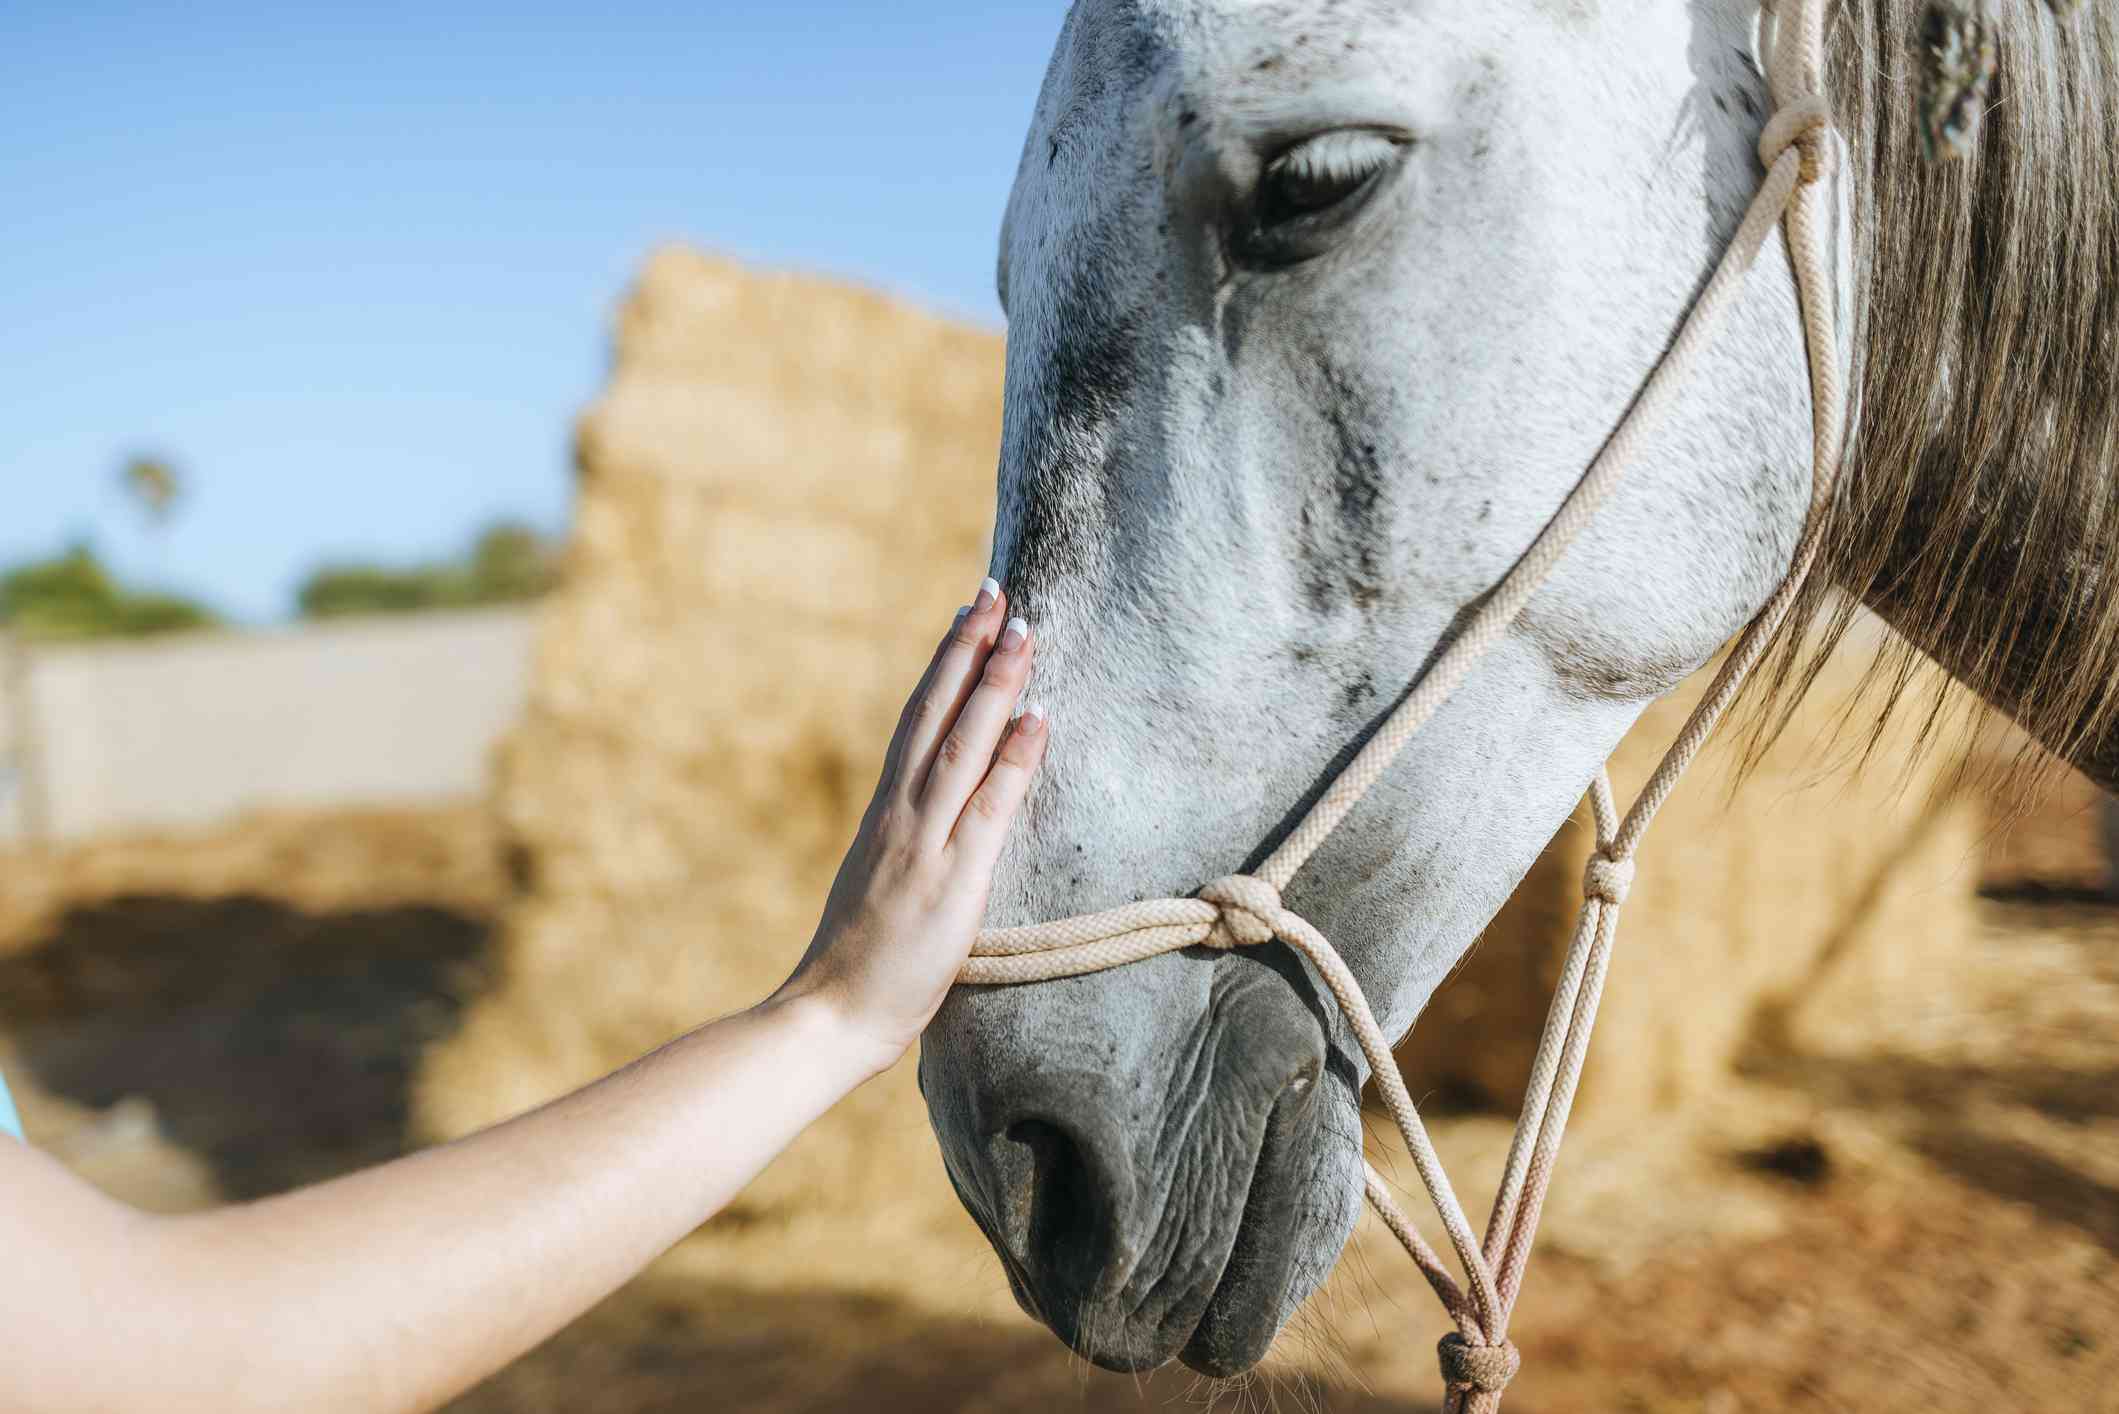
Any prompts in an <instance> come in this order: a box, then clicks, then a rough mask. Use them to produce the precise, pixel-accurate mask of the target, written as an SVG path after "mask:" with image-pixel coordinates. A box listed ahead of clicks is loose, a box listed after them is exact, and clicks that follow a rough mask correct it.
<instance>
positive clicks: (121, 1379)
mask: <svg viewBox="0 0 2119 1414" xmlns="http://www.w3.org/2000/svg"><path fill="white" fill-rule="evenodd" d="M878 1059H879V1056H878V1054H877V1052H876V1049H875V1047H874V1045H873V1044H872V1043H871V1042H869V1041H867V1040H866V1039H865V1038H863V1037H862V1036H860V1035H859V1034H858V1033H857V1032H855V1031H854V1030H853V1029H852V1028H850V1027H848V1026H847V1025H846V1024H844V1023H843V1022H842V1021H840V1020H839V1019H838V1018H837V1017H836V1016H835V1015H834V1014H833V1013H832V1012H831V1011H830V1010H829V1009H828V1008H827V1007H825V1006H824V1005H823V1004H822V1003H820V1002H817V1001H815V1000H813V999H809V998H801V997H793V998H787V999H783V1000H778V1001H775V1002H771V1003H767V1004H765V1005H763V1006H760V1007H757V1008H754V1009H752V1010H750V1011H747V1012H742V1013H739V1014H737V1015H735V1016H731V1017H728V1018H725V1019H723V1020H722V1021H719V1022H716V1023H714V1024H713V1025H710V1026H707V1027H704V1028H702V1029H700V1030H698V1031H695V1032H693V1033H691V1034H689V1035H687V1036H685V1037H683V1038H681V1039H680V1040H677V1041H675V1042H672V1043H671V1044H670V1045H668V1046H666V1047H663V1048H662V1049H661V1050H659V1051H656V1052H655V1053H654V1054H652V1055H650V1056H647V1057H645V1058H643V1059H642V1060H640V1061H638V1062H636V1063H635V1064H633V1065H631V1066H628V1067H627V1068H626V1069H624V1070H621V1071H619V1072H617V1073H616V1074H614V1075H612V1076H609V1077H607V1078H606V1079H604V1080H602V1081H599V1082H598V1083H596V1084H595V1085H592V1086H590V1087H588V1088H587V1089H585V1090H582V1091H578V1092H576V1093H574V1094H572V1095H569V1096H567V1097H565V1098H563V1099H561V1100H558V1101H555V1102H553V1103H552V1104H550V1105H547V1106H545V1107H543V1108H542V1109H539V1110H536V1111H533V1112H531V1113H530V1114H527V1115H524V1116H521V1117H520V1118H518V1119H515V1120H511V1121H509V1122H508V1123H506V1124H503V1125H500V1126H497V1127H495V1128H493V1129H490V1130H487V1131H485V1132H483V1133H481V1134H478V1135H474V1136H472V1137H470V1138H468V1139H464V1140H461V1141H458V1142H457V1143H454V1144H450V1145H446V1146H443V1147H440V1148H436V1149H433V1150H429V1151H427V1152H424V1153H421V1154H416V1155H413V1156H411V1157H408V1158H405V1159H402V1160H399V1161H397V1162H395V1163H391V1164H386V1165H383V1166H381V1167H378V1168H375V1169H370V1170H367V1171H364V1172H361V1173H357V1174H353V1175H350V1176H348V1177H346V1178H342V1179H338V1180H336V1181H333V1182H330V1183H326V1184H322V1185H319V1186H317V1187H314V1188H309V1189H304V1190H301V1191H298V1192H295V1193H290V1194H287V1195H284V1196H282V1197H278V1198H272V1199H267V1200H264V1201H262V1202H258V1203H253V1204H248V1205H245V1206H242V1207H236V1208H229V1209H224V1210H221V1211H217V1212H212V1213H205V1214H199V1215H195V1216H187V1217H180V1218H163V1219H140V1218H137V1217H136V1216H134V1215H123V1216H115V1215H112V1214H109V1213H107V1212H106V1213H99V1214H98V1215H97V1217H96V1219H95V1220H94V1221H92V1222H76V1223H73V1224H71V1225H70V1226H71V1227H72V1229H73V1231H72V1241H70V1242H69V1249H70V1250H69V1251H68V1252H67V1253H66V1258H67V1260H66V1261H65V1262H63V1263H55V1264H53V1265H54V1270H55V1271H58V1270H64V1272H65V1274H66V1280H64V1281H62V1282H56V1283H48V1284H43V1290H42V1293H41V1294H40V1299H37V1300H36V1301H34V1302H32V1303H29V1305H30V1306H31V1309H28V1310H25V1311H21V1312H17V1313H10V1319H9V1328H10V1330H11V1332H12V1333H13V1335H14V1337H16V1338H20V1339H22V1340H25V1341H35V1342H41V1349H42V1350H43V1351H44V1352H45V1354H46V1357H47V1358H45V1359H42V1360H40V1361H38V1362H37V1364H36V1367H35V1368H36V1369H39V1370H43V1371H44V1372H45V1373H46V1374H47V1375H49V1376H51V1377H52V1379H51V1383H50V1388H49V1389H48V1390H46V1391H23V1393H25V1394H32V1395H33V1396H34V1397H32V1398H31V1399H29V1400H28V1401H27V1403H28V1404H29V1407H34V1408H40V1409H42V1408H49V1409H55V1410H64V1409H138V1408H149V1407H152V1408H156V1409H164V1410H189V1409H201V1410H205V1409H212V1410H215V1411H225V1410H240V1409H243V1408H251V1407H255V1408H271V1409H286V1408H311V1409H334V1410H335V1409H345V1410H359V1411H364V1414H365V1411H376V1410H414V1409H426V1408H431V1407H433V1406H434V1405H436V1404H438V1403H440V1402H442V1401H443V1400H445V1399H447V1398H448V1397H449V1396H450V1395H452V1394H454V1393H456V1392H457V1391H459V1390H461V1389H463V1388H465V1387H467V1386H468V1385H470V1384H472V1383H474V1382H476V1381H477V1380H478V1379H481V1378H483V1377H484V1376H485V1375H487V1374H489V1373H491V1372H492V1371H494V1370H496V1369H498V1368H499V1367H500V1366H502V1365H503V1364H505V1363H507V1362H508V1361H509V1360H511V1359H513V1358H515V1357H516V1356H517V1355H520V1354H521V1353H523V1352H524V1351H526V1350H528V1349H530V1348H531V1347H532V1346H534V1345H535V1344H536V1343H537V1342H539V1341H541V1340H543V1339H544V1338H545V1337H546V1336H548V1335H550V1334H551V1333H552V1332H554V1331H555V1330H557V1329H558V1328H559V1327H560V1326H562V1325H564V1324H565V1323H566V1322H567V1321H568V1320H570V1319H571V1318H572V1317H574V1316H575V1315H576V1314H578V1313H579V1312H580V1311H582V1310H584V1309H586V1308H587V1307H589V1306H590V1305H592V1304H594V1303H595V1302H596V1301H597V1300H599V1299H601V1298H602V1297H603V1296H605V1295H607V1294H608V1293H609V1292H611V1291H613V1290H615V1289H616V1288H617V1287H618V1286H620V1285H621V1284H623V1283H624V1281H625V1280H626V1279H627V1278H629V1277H630V1276H631V1275H632V1274H633V1273H634V1272H636V1271H637V1270H638V1269H639V1268H640V1267H641V1266H643V1265H644V1264H645V1263H646V1262H648V1261H649V1260H651V1259H652V1258H653V1257H654V1256H655V1255H656V1254H658V1253H660V1252H661V1251H663V1250H664V1249H665V1248H667V1247H669V1246H670V1245H671V1244H672V1243H674V1242H676V1241H677V1240H678V1239H680V1238H682V1237H683V1236H684V1235H685V1234H686V1233H687V1232H689V1231H690V1230H691V1229H692V1228H693V1227H695V1226H697V1225H698V1224H699V1223H701V1222H703V1221H704V1220H705V1219H706V1218H708V1217H709V1216H711V1215H712V1214H713V1213H714V1212H715V1211H717V1210H718V1209H719V1208H720V1207H721V1206H722V1205H723V1204H725V1203H726V1202H727V1201H728V1200H729V1198H730V1197H732V1196H733V1195H734V1194H735V1193H736V1192H737V1191H738V1190H739V1189H740V1188H742V1186H743V1185H744V1184H745V1183H746V1182H747V1181H748V1180H749V1179H750V1178H751V1177H752V1176H754V1175H755V1174H756V1173H757V1171H758V1170H759V1169H760V1168H762V1167H763V1166H764V1165H765V1164H766V1163H767V1162H768V1161H770V1159H771V1158H772V1157H773V1155H774V1154H776V1153H778V1152H779V1150H780V1149H781V1148H782V1147H783V1146H784V1145H785V1144H786V1143H787V1142H788V1140H789V1139H791V1138H792V1137H793V1136H794V1135H795V1134H796V1133H797V1132H799V1131H800V1129H801V1128H802V1127H803V1126H804V1125H806V1124H808V1123H809V1122H810V1121H811V1120H813V1119H814V1118H815V1117H816V1116H817V1115H819V1114H821V1113H822V1112H823V1111H824V1110H825V1109H827V1108H829V1107H830V1105H831V1104H832V1103H833V1102H834V1101H835V1100H836V1099H838V1098H839V1097H840V1096H841V1095H843V1094H844V1093H846V1091H848V1090H850V1089H852V1088H853V1087H854V1086H855V1085H857V1084H859V1083H860V1081H861V1080H862V1079H864V1078H866V1076H867V1075H868V1074H869V1073H871V1071H872V1070H873V1068H874V1066H875V1065H876V1063H877V1061H878ZM96 1239H100V1240H96ZM26 1327H27V1328H26ZM39 1327H41V1328H42V1329H38V1328H39ZM18 1373H20V1372H19V1371H18ZM6 1382H7V1375H6V1374H4V1373H0V1385H4V1384H5V1383H6ZM46 1394H48V1395H49V1396H50V1397H49V1398H47V1397H44V1396H45V1395H46ZM0 1402H7V1401H0Z"/></svg>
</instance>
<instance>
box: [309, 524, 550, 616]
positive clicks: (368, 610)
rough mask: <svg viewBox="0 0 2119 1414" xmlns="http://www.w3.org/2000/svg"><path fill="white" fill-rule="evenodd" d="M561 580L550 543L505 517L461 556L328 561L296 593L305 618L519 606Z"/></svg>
mask: <svg viewBox="0 0 2119 1414" xmlns="http://www.w3.org/2000/svg"><path fill="white" fill-rule="evenodd" d="M557 579H558V561H557V557H556V556H555V554H554V552H553V549H552V547H551V546H550V545H549V544H547V543H546V542H545V540H544V539H543V538H542V537H541V536H539V535H538V534H537V532H536V531H534V530H532V529H530V528H529V527H528V526H525V525H521V524H518V523H517V522H514V521H500V522H497V523H495V524H493V525H491V526H488V527H487V528H486V529H485V530H484V531H482V532H480V534H479V536H478V538H477V539H476V540H475V541H473V542H472V544H471V546H470V548H469V550H468V551H466V552H465V553H464V554H463V555H461V556H459V557H457V558H455V559H450V560H443V561H440V562H437V563H433V564H414V565H404V566H390V565H378V564H369V563H358V562H344V563H339V564H331V565H325V566H322V567H321V568H319V569H317V570H316V571H315V572H314V573H312V574H311V575H310V576H309V577H308V579H306V580H304V581H303V583H302V587H301V589H300V591H299V593H298V596H297V598H298V602H299V603H300V605H301V613H302V617H303V618H307V619H332V618H344V617H347V616H350V615H354V614H409V613H418V612H420V611H422V610H427V609H469V608H478V607H482V606H485V605H490V604H513V603H519V602H521V601H523V600H526V599H534V598H536V597H537V596H538V595H540V594H543V593H545V592H546V591H547V590H549V589H550V588H551V587H552V586H553V584H554V583H555V582H556V581H557Z"/></svg>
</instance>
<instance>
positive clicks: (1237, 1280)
mask: <svg viewBox="0 0 2119 1414" xmlns="http://www.w3.org/2000/svg"><path fill="white" fill-rule="evenodd" d="M1319 1089H1320V1087H1319V1086H1317V1085H1315V1084H1307V1085H1304V1086H1302V1087H1301V1088H1300V1090H1295V1089H1290V1090H1289V1091H1288V1092H1287V1093H1284V1094H1283V1095H1281V1097H1280V1099H1279V1100H1278V1101H1277V1102H1276V1103H1275V1104H1274V1106H1273V1111H1272V1113H1271V1115H1269V1116H1268V1117H1267V1120H1266V1126H1265V1136H1264V1139H1263V1141H1262V1143H1261V1144H1260V1145H1259V1150H1258V1162H1257V1165H1256V1167H1255V1168H1254V1170H1253V1172H1252V1175H1251V1185H1250V1190H1249V1192H1248V1193H1247V1194H1246V1196H1245V1199H1244V1206H1243V1212H1242V1215H1241V1217H1240V1218H1239V1219H1238V1225H1237V1229H1236V1239H1235V1241H1234V1243H1233V1244H1231V1246H1230V1248H1229V1258H1228V1261H1227V1263H1226V1264H1224V1266H1223V1267H1222V1272H1221V1279H1220V1281H1219V1282H1217V1283H1216V1285H1215V1287H1214V1293H1213V1295H1211V1296H1209V1297H1208V1298H1207V1304H1206V1309H1205V1310H1204V1311H1203V1312H1202V1313H1201V1315H1200V1318H1199V1324H1198V1325H1197V1326H1196V1327H1194V1328H1193V1331H1192V1335H1191V1338H1190V1339H1189V1340H1187V1341H1186V1342H1185V1345H1184V1349H1183V1350H1182V1351H1181V1352H1180V1353H1179V1358H1180V1359H1182V1360H1183V1361H1184V1363H1185V1364H1186V1365H1188V1366H1190V1367H1191V1368H1192V1369H1194V1370H1197V1371H1198V1372H1199V1373H1201V1374H1203V1375H1208V1376H1212V1377H1214V1378H1216V1379H1226V1378H1229V1377H1231V1376H1235V1375H1241V1374H1243V1373H1244V1372H1245V1371H1246V1370H1249V1369H1250V1368H1251V1367H1252V1366H1253V1365H1256V1364H1257V1363H1258V1362H1259V1361H1260V1360H1262V1359H1263V1358H1265V1353H1266V1351H1267V1349H1268V1348H1270V1347H1271V1345H1272V1344H1273V1339H1274V1337H1275V1336H1277V1335H1279V1333H1280V1327H1281V1325H1282V1323H1283V1322H1284V1321H1285V1320H1286V1319H1287V1316H1288V1315H1289V1313H1290V1312H1291V1310H1292V1308H1293V1306H1294V1304H1295V1303H1294V1302H1293V1301H1291V1300H1290V1299H1289V1298H1290V1296H1291V1294H1293V1292H1294V1287H1295V1279H1296V1273H1297V1271H1298V1269H1299V1267H1300V1265H1301V1257H1302V1246H1301V1238H1302V1235H1303V1234H1302V1230H1301V1229H1302V1223H1301V1221H1300V1214H1301V1211H1302V1203H1301V1199H1302V1194H1303V1190H1304V1187H1305V1186H1306V1185H1307V1184H1309V1183H1310V1182H1312V1181H1313V1180H1314V1178H1315V1167H1314V1154H1313V1153H1312V1152H1311V1151H1312V1149H1313V1147H1314V1144H1315V1140H1316V1136H1317V1132H1318V1129H1319V1125H1318V1119H1319V1116H1318V1115H1317V1113H1316V1109H1317V1106H1318V1105H1319V1104H1320V1103H1321V1100H1320V1098H1319V1094H1318V1092H1319Z"/></svg>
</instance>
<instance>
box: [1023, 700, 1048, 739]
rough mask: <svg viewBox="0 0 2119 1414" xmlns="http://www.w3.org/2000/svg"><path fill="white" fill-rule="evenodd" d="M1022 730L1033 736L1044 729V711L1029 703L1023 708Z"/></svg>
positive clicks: (1040, 707)
mask: <svg viewBox="0 0 2119 1414" xmlns="http://www.w3.org/2000/svg"><path fill="white" fill-rule="evenodd" d="M1022 723H1023V724H1022V730H1023V731H1025V732H1028V733H1029V734H1030V735H1032V736H1035V735H1037V734H1038V733H1039V732H1041V731H1043V730H1044V729H1045V709H1044V708H1043V707H1042V706H1041V705H1039V704H1038V703H1035V702H1031V703H1028V704H1026V705H1025V706H1024V707H1023V717H1022Z"/></svg>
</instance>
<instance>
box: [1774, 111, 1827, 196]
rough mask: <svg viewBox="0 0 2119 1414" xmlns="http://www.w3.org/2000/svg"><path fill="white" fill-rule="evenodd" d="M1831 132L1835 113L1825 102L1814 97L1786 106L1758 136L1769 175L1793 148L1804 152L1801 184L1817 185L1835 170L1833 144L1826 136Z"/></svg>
mask: <svg viewBox="0 0 2119 1414" xmlns="http://www.w3.org/2000/svg"><path fill="white" fill-rule="evenodd" d="M1831 131H1832V109H1831V108H1830V107H1829V106H1828V105H1827V104H1826V102H1825V100H1824V99H1823V98H1821V97H1820V96H1818V95H1817V94H1814V93H1806V94H1804V95H1803V96H1802V97H1801V98H1798V99H1795V100H1793V101H1792V102H1789V103H1787V104H1784V105H1783V106H1782V107H1781V108H1780V110H1779V111H1778V112H1776V113H1775V114H1774V115H1773V116H1772V117H1771V118H1768V119H1767V120H1766V126H1765V128H1764V129H1763V130H1762V131H1761V132H1760V133H1759V135H1758V160H1759V161H1760V162H1761V163H1763V164H1764V165H1765V168H1766V170H1767V171H1769V172H1770V171H1772V170H1773V164H1774V163H1776V162H1778V161H1780V160H1781V154H1782V153H1783V152H1786V151H1787V150H1788V149H1789V148H1790V147H1797V148H1800V149H1801V150H1802V155H1803V170H1802V175H1801V178H1800V180H1801V181H1803V182H1804V183H1805V184H1808V183H1810V182H1814V181H1816V180H1817V179H1818V178H1819V177H1822V176H1823V175H1825V173H1826V172H1828V171H1830V170H1831V167H1832V144H1831V143H1830V142H1828V141H1826V134H1827V133H1830V132H1831Z"/></svg>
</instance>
